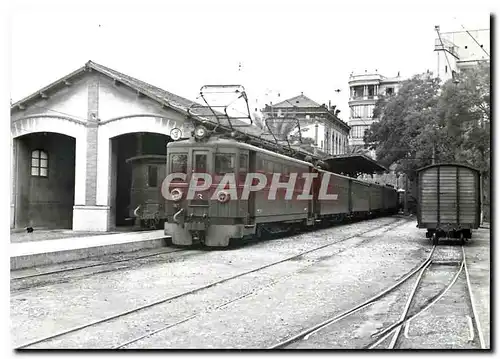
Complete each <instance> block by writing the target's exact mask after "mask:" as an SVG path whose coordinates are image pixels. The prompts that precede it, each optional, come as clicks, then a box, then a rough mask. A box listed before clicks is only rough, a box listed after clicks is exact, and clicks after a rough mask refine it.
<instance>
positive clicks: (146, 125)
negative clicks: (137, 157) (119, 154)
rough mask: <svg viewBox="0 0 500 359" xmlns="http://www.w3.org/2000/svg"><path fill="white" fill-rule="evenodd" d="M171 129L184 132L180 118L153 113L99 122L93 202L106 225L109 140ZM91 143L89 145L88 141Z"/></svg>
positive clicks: (109, 190)
mask: <svg viewBox="0 0 500 359" xmlns="http://www.w3.org/2000/svg"><path fill="white" fill-rule="evenodd" d="M173 128H180V129H181V130H182V132H183V133H186V131H188V128H189V125H187V126H186V125H185V121H183V119H182V118H177V119H175V118H170V117H163V116H158V115H154V114H138V115H130V116H124V117H120V118H114V119H110V120H107V121H103V122H101V123H100V124H99V132H98V140H97V144H96V145H97V156H98V158H97V169H96V172H97V183H96V205H97V206H98V207H101V208H106V211H107V221H108V227H109V225H110V223H111V222H112V221H111V218H112V216H113V210H112V209H111V208H110V207H111V206H112V197H113V194H112V192H113V189H112V188H111V185H110V183H111V182H110V176H111V175H112V173H111V168H112V167H113V164H112V158H111V152H112V147H111V140H112V139H113V138H115V137H118V136H121V135H125V134H129V133H138V132H148V133H157V134H162V135H166V136H170V131H171V130H172V129H173ZM89 145H92V144H89Z"/></svg>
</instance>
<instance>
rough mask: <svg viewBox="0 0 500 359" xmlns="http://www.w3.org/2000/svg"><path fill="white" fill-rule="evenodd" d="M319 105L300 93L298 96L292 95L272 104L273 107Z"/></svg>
mask: <svg viewBox="0 0 500 359" xmlns="http://www.w3.org/2000/svg"><path fill="white" fill-rule="evenodd" d="M320 106H321V105H320V104H319V103H317V102H315V101H313V100H311V99H310V98H309V97H307V96H304V94H300V95H299V96H295V97H292V98H290V99H288V100H285V101H282V102H280V103H277V104H275V105H273V108H277V107H320Z"/></svg>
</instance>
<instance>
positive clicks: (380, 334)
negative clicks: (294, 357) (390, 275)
mask: <svg viewBox="0 0 500 359" xmlns="http://www.w3.org/2000/svg"><path fill="white" fill-rule="evenodd" d="M445 248H448V247H445ZM460 248H461V255H460V259H458V260H457V259H456V258H453V259H451V260H450V259H444V260H443V258H439V256H437V255H436V249H437V247H436V246H433V247H432V250H431V252H430V254H429V256H428V258H427V259H426V260H425V261H423V262H422V263H421V264H420V265H419V266H417V268H415V269H413V270H411V271H410V272H408V273H406V274H405V275H404V276H403V277H402V278H401V279H400V280H399V281H398V282H396V283H395V284H393V285H392V286H390V287H389V288H387V289H385V290H383V291H381V292H380V293H378V294H376V295H375V296H373V297H372V298H370V299H368V300H366V301H365V302H363V303H361V304H359V305H356V306H355V307H353V308H351V309H349V310H347V311H345V312H343V313H341V314H339V315H336V316H334V317H331V318H328V319H326V320H325V321H323V322H321V323H318V324H316V325H314V326H311V327H309V328H307V329H305V330H303V331H302V332H300V333H298V334H296V335H294V336H292V337H290V338H288V339H285V340H283V341H281V342H279V343H278V344H275V345H273V346H272V347H271V348H269V349H288V348H290V347H291V346H293V348H294V349H300V343H301V342H302V341H307V340H309V339H310V338H311V337H313V336H318V335H321V332H324V331H326V330H327V329H330V330H331V329H332V326H334V325H335V324H337V323H339V322H341V321H342V320H344V319H346V318H349V317H351V316H353V315H354V314H355V313H358V312H360V311H362V310H363V309H365V308H367V307H369V306H371V305H372V304H374V303H376V302H377V301H379V300H380V299H381V298H383V297H384V296H386V295H388V294H389V293H392V292H394V291H395V290H396V288H398V287H400V286H401V285H403V284H404V283H407V282H408V281H409V280H410V278H412V277H413V276H415V275H417V279H416V280H415V283H414V286H413V288H412V291H411V292H410V295H409V296H408V299H407V301H406V304H405V307H404V309H403V311H402V313H401V316H400V318H399V320H398V321H397V322H395V323H393V324H391V325H390V326H388V327H386V328H384V329H382V330H379V331H377V332H376V333H374V334H372V338H374V340H373V341H372V342H371V343H370V344H369V345H367V346H365V347H364V349H397V348H399V347H400V344H401V343H402V342H404V341H406V342H407V344H408V341H409V340H410V341H411V339H409V337H408V335H407V329H408V327H409V324H410V321H412V320H414V319H416V318H417V317H419V316H420V315H421V314H422V313H424V312H425V311H427V310H429V308H431V307H432V306H434V305H435V304H436V303H437V302H438V301H439V300H441V299H442V298H443V297H444V296H445V295H446V294H447V293H448V292H449V290H450V289H451V288H452V287H453V286H454V285H455V284H456V282H457V280H458V278H459V276H460V274H461V273H464V274H465V283H466V287H467V297H468V301H469V304H470V307H471V311H472V313H471V314H472V315H471V316H469V319H470V320H469V323H470V327H471V330H470V332H471V335H470V337H469V342H473V341H474V338H475V337H476V336H477V338H478V339H477V340H476V347H478V348H480V349H485V342H484V339H483V335H482V330H481V326H480V323H479V320H478V316H477V312H476V309H475V304H474V299H473V294H472V290H471V285H470V280H469V274H468V269H467V262H466V254H465V247H464V246H463V245H462V246H461V247H460ZM436 266H455V267H458V269H457V270H456V272H455V274H454V275H453V278H452V280H451V281H450V282H449V283H448V284H447V286H446V287H445V288H444V289H443V290H441V291H440V292H439V293H438V294H437V295H434V296H432V297H431V298H428V297H427V298H425V300H423V304H421V305H420V306H417V305H414V303H415V298H416V295H417V293H418V292H419V289H421V287H422V278H423V276H424V274H425V273H426V272H427V271H428V270H429V269H430V268H431V267H436ZM421 301H422V300H421ZM412 304H413V305H412ZM411 308H413V311H412V312H411V313H410V309H411ZM472 318H473V319H472ZM405 329H406V330H405ZM402 332H403V333H404V339H403V338H402V336H401V333H402ZM387 342H388V343H387ZM383 344H386V345H385V346H384V345H383Z"/></svg>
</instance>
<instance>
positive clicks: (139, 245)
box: [9, 229, 171, 270]
mask: <svg viewBox="0 0 500 359" xmlns="http://www.w3.org/2000/svg"><path fill="white" fill-rule="evenodd" d="M169 239H171V237H170V236H168V235H165V233H164V230H162V229H161V230H153V231H141V232H128V233H117V234H102V235H96V236H85V237H82V236H75V237H70V238H62V239H50V240H40V241H30V242H23V243H10V248H9V250H10V269H11V270H17V269H24V268H31V267H35V266H42V265H48V264H56V263H63V262H69V261H74V260H79V259H85V258H90V257H97V256H103V255H108V254H116V253H125V252H133V251H137V250H140V249H151V248H159V247H164V246H166V245H167V241H168V240H169Z"/></svg>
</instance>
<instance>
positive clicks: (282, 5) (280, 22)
mask: <svg viewBox="0 0 500 359" xmlns="http://www.w3.org/2000/svg"><path fill="white" fill-rule="evenodd" d="M493 3H494V2H493V1H474V2H464V3H461V2H459V1H454V2H446V1H444V2H441V1H440V2H437V1H419V2H409V1H404V2H397V1H378V2H373V1H371V2H370V1H356V2H355V1H346V2H340V1H320V0H309V1H292V0H289V1H267V2H266V1H259V0H257V1H252V2H244V1H236V0H235V1H232V2H229V1H205V2H202V1H194V0H193V1H189V0H188V1H182V2H180V1H179V2H174V1H163V2H154V1H147V0H145V1H141V2H135V3H132V2H123V1H121V2H112V1H107V2H103V1H101V2H98V1H92V0H89V1H86V2H83V3H79V2H70V3H64V2H59V3H58V2H53V1H48V2H42V3H41V4H39V3H36V2H26V1H19V2H16V3H13V4H15V5H12V6H11V12H10V15H11V16H10V51H9V52H10V70H11V71H10V80H11V81H10V96H11V99H12V101H13V102H16V101H18V100H20V99H22V98H24V97H26V96H28V95H30V94H31V93H33V92H35V91H37V90H39V89H40V88H42V87H44V86H46V85H48V84H50V83H51V82H53V81H55V80H56V79H58V78H60V77H63V76H65V75H67V74H68V73H70V72H72V71H74V70H76V69H78V68H79V67H81V66H83V65H84V64H85V62H87V61H88V60H92V61H95V62H97V63H100V64H102V65H105V66H108V67H111V68H113V69H115V70H117V71H120V72H123V73H126V74H128V75H130V76H134V77H137V78H139V79H141V80H143V81H146V82H149V83H151V84H153V85H156V86H158V87H161V88H163V89H165V90H167V91H170V92H173V93H175V94H177V95H180V96H183V97H186V98H189V99H191V100H196V98H197V96H198V94H199V89H200V87H201V86H203V85H206V84H229V83H230V84H241V85H243V86H244V87H245V89H246V91H247V93H248V96H249V99H250V107H251V108H252V109H253V108H255V107H258V108H261V107H263V105H264V104H265V103H269V102H271V101H272V102H274V103H276V102H278V101H279V100H280V99H281V100H283V99H286V98H290V97H293V96H296V95H299V94H300V93H301V92H303V93H304V95H306V96H308V97H309V98H311V99H313V100H314V101H316V102H318V103H320V104H322V103H325V104H328V102H329V101H331V103H332V105H337V108H339V109H340V110H341V113H340V118H341V119H343V120H344V121H347V120H348V114H349V111H348V109H349V108H348V105H347V101H348V94H349V87H348V80H349V74H350V73H352V72H354V73H363V72H364V71H365V70H366V71H368V72H373V71H375V70H377V71H378V72H379V73H380V74H382V75H385V76H387V77H394V76H396V75H397V74H398V72H399V73H400V74H401V76H403V77H410V76H412V75H414V74H417V73H422V72H425V71H427V70H430V71H434V69H435V67H436V60H435V57H434V56H435V55H434V52H433V50H434V39H435V38H436V32H435V30H434V26H435V25H440V27H441V31H442V32H448V31H456V30H461V29H462V26H464V27H466V28H467V29H479V28H481V29H483V28H489V27H490V13H491V12H495V8H494V7H493ZM240 64H241V67H240ZM336 89H340V90H341V91H340V92H335V90H336ZM278 94H280V97H279V98H278Z"/></svg>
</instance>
